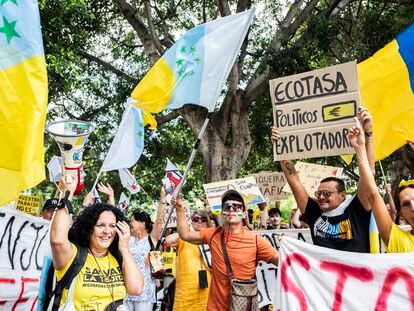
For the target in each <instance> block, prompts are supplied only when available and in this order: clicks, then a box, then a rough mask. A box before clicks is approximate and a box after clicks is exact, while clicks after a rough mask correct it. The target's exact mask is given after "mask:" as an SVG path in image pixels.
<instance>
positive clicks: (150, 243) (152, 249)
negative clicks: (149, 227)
mask: <svg viewBox="0 0 414 311" xmlns="http://www.w3.org/2000/svg"><path fill="white" fill-rule="evenodd" d="M148 242H149V245H150V251H151V252H152V251H154V250H155V247H154V243H153V242H152V239H151V235H149V234H148Z"/></svg>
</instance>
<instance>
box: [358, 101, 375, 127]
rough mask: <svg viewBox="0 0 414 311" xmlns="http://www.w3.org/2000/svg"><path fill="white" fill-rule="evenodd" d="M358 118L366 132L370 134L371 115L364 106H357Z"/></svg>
mask: <svg viewBox="0 0 414 311" xmlns="http://www.w3.org/2000/svg"><path fill="white" fill-rule="evenodd" d="M358 119H359V122H360V123H361V124H362V128H363V129H364V132H365V133H366V134H372V115H371V113H370V112H369V111H368V109H367V108H365V107H359V109H358Z"/></svg>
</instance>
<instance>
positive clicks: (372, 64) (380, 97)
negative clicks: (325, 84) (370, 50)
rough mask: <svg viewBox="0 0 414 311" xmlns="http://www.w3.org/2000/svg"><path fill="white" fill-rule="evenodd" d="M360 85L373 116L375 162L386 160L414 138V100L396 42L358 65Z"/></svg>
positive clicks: (364, 99)
mask: <svg viewBox="0 0 414 311" xmlns="http://www.w3.org/2000/svg"><path fill="white" fill-rule="evenodd" d="M358 81H359V86H360V92H361V103H362V105H364V106H366V107H367V108H368V109H369V111H370V112H371V114H372V116H373V131H374V146H375V160H376V161H378V160H382V159H384V158H385V157H387V156H388V155H390V154H391V153H392V152H394V151H395V150H397V149H398V148H400V147H402V146H403V145H405V144H406V143H407V139H409V138H410V137H411V138H412V137H413V136H414V122H413V120H414V109H413V103H414V96H413V92H412V90H411V87H410V77H409V73H408V69H407V66H406V64H405V63H404V61H403V59H402V58H401V56H400V54H399V52H398V43H397V41H396V40H393V41H392V42H391V43H389V44H388V45H387V46H385V47H384V48H383V49H381V50H379V51H378V52H377V53H376V54H375V55H374V56H373V57H370V58H368V59H367V60H365V61H363V62H362V63H360V64H358Z"/></svg>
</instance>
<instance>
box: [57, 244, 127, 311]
mask: <svg viewBox="0 0 414 311" xmlns="http://www.w3.org/2000/svg"><path fill="white" fill-rule="evenodd" d="M71 245H72V248H73V250H74V254H73V257H72V258H71V259H70V261H69V263H68V264H67V265H66V267H64V268H63V269H62V270H55V274H56V277H57V279H58V280H60V279H61V278H62V277H63V276H64V275H65V272H66V271H67V270H68V269H69V266H70V264H71V263H72V262H73V260H74V259H75V256H76V253H77V248H76V246H75V245H74V244H71ZM96 262H98V264H97V263H96ZM98 265H99V266H98ZM102 274H103V275H102ZM75 282H76V283H75V287H74V291H73V299H74V305H75V309H76V310H81V311H86V310H88V311H92V310H94V311H101V310H104V309H105V308H106V306H108V305H109V304H110V303H111V302H112V295H113V298H114V301H117V300H119V299H122V300H123V299H125V296H126V290H125V285H124V278H123V276H122V271H121V268H120V267H119V264H118V262H117V261H116V259H115V258H114V257H113V256H112V255H111V254H109V253H108V255H107V256H105V257H100V258H96V261H95V258H94V257H93V256H92V254H90V253H89V252H88V255H87V257H86V261H85V264H84V266H83V268H82V269H81V271H80V272H79V273H78V275H77V276H76V280H75ZM67 295H68V290H66V289H65V290H63V293H62V300H61V305H63V304H64V303H65V301H66V297H67Z"/></svg>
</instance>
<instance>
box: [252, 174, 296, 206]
mask: <svg viewBox="0 0 414 311" xmlns="http://www.w3.org/2000/svg"><path fill="white" fill-rule="evenodd" d="M250 176H253V177H254V179H255V180H256V184H257V186H258V187H259V189H260V192H261V193H262V194H263V196H264V197H265V198H267V199H269V200H270V201H276V200H283V199H286V198H287V197H288V194H287V193H285V192H284V191H282V188H283V186H284V185H285V184H286V180H285V174H284V173H283V172H259V173H257V174H251V175H250Z"/></svg>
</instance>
